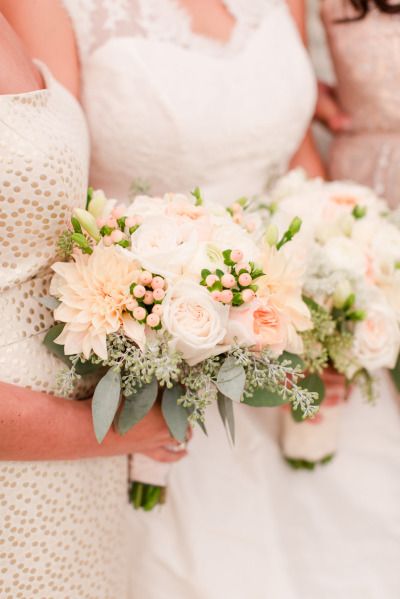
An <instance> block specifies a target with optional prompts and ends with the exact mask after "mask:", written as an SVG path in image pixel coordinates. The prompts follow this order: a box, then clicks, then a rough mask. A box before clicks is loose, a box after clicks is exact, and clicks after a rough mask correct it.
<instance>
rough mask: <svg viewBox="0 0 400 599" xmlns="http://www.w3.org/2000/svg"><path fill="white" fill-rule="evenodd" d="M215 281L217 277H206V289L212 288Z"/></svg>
mask: <svg viewBox="0 0 400 599" xmlns="http://www.w3.org/2000/svg"><path fill="white" fill-rule="evenodd" d="M216 281H218V277H217V276H216V275H208V276H207V277H206V285H207V287H212V286H213V285H214V283H215V282H216Z"/></svg>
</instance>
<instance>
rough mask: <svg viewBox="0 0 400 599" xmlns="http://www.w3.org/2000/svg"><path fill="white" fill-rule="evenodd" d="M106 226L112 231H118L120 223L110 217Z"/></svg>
mask: <svg viewBox="0 0 400 599" xmlns="http://www.w3.org/2000/svg"><path fill="white" fill-rule="evenodd" d="M106 225H107V227H110V228H111V229H116V228H117V226H118V223H117V221H116V219H115V218H113V217H112V216H110V218H108V219H107V222H106Z"/></svg>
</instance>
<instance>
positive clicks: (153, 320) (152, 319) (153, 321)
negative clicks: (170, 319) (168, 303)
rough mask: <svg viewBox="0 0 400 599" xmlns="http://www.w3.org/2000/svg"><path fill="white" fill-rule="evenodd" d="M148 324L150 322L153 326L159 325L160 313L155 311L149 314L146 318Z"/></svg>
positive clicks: (150, 325)
mask: <svg viewBox="0 0 400 599" xmlns="http://www.w3.org/2000/svg"><path fill="white" fill-rule="evenodd" d="M146 324H148V325H149V327H151V328H154V327H158V325H159V324H160V317H159V316H158V314H154V312H153V313H151V314H149V315H148V317H147V318H146Z"/></svg>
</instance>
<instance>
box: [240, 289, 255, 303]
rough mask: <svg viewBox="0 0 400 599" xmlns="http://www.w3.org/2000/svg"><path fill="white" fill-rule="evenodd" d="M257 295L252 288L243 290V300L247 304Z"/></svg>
mask: <svg viewBox="0 0 400 599" xmlns="http://www.w3.org/2000/svg"><path fill="white" fill-rule="evenodd" d="M254 297H255V293H254V291H253V290H252V289H243V291H242V300H243V301H244V303H245V304H248V303H250V302H252V301H253V299H254Z"/></svg>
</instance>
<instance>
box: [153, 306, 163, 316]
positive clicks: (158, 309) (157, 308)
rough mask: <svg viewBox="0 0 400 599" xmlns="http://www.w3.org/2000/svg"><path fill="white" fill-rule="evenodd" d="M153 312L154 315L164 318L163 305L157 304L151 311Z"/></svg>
mask: <svg viewBox="0 0 400 599" xmlns="http://www.w3.org/2000/svg"><path fill="white" fill-rule="evenodd" d="M151 311H152V312H153V314H157V315H158V316H162V313H163V307H162V305H161V304H155V305H154V306H153V308H152V309H151Z"/></svg>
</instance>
